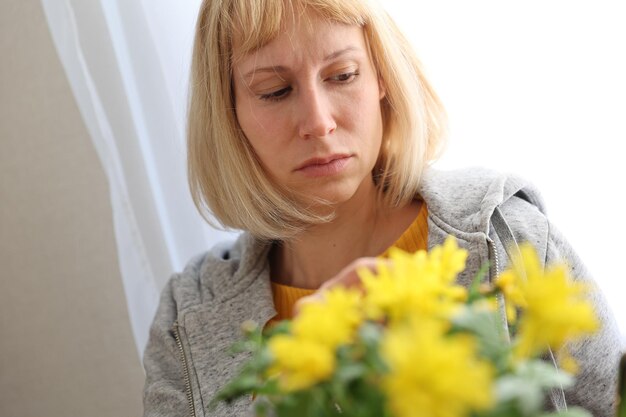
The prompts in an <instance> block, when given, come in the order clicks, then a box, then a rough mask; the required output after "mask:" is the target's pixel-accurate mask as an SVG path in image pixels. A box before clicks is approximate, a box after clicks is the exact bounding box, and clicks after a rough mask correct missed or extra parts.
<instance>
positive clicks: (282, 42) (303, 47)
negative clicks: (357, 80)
mask: <svg viewBox="0 0 626 417" xmlns="http://www.w3.org/2000/svg"><path fill="white" fill-rule="evenodd" d="M310 23H311V24H310V25H293V26H292V25H287V26H286V27H285V29H284V31H283V32H282V33H280V34H278V36H276V37H275V38H274V39H272V40H271V41H270V42H268V43H267V44H266V45H263V46H261V47H259V48H257V49H255V50H253V51H251V52H248V53H242V52H241V51H237V45H235V51H234V52H235V55H236V56H237V57H238V59H237V60H236V61H235V66H237V67H238V69H239V71H240V72H242V73H248V72H249V71H251V70H254V69H263V68H264V67H278V66H284V67H294V66H297V65H299V64H303V63H307V62H309V63H315V64H321V65H323V64H324V63H327V62H331V61H332V60H334V59H337V58H341V57H358V58H366V57H367V55H368V54H367V47H366V42H365V38H364V31H363V29H362V28H361V27H359V26H349V25H345V24H342V23H337V22H328V21H318V22H310ZM244 75H245V74H244Z"/></svg>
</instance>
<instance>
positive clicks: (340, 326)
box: [268, 288, 362, 391]
mask: <svg viewBox="0 0 626 417" xmlns="http://www.w3.org/2000/svg"><path fill="white" fill-rule="evenodd" d="M360 301H361V294H360V292H359V291H356V290H350V289H344V288H332V289H330V290H328V291H326V292H325V293H324V296H323V298H322V299H320V300H319V301H313V302H310V303H307V304H305V305H304V306H303V307H302V309H301V311H300V314H298V316H296V317H295V318H294V319H293V321H292V324H291V334H290V335H277V336H274V337H273V338H271V339H270V341H269V349H270V352H271V353H272V356H273V358H274V362H273V364H272V366H271V369H270V371H269V372H268V373H269V374H270V375H272V376H274V377H277V378H278V381H279V383H280V385H281V388H282V389H284V390H285V391H294V390H299V389H306V388H309V387H311V386H313V385H315V384H317V383H318V382H321V381H323V380H325V379H328V378H329V377H330V376H331V375H332V373H333V372H334V370H335V367H336V363H335V352H336V349H337V347H339V346H340V345H342V344H347V343H350V342H351V341H352V340H353V339H354V336H355V333H356V329H357V327H358V325H359V324H360V323H361V320H362V314H361V309H360Z"/></svg>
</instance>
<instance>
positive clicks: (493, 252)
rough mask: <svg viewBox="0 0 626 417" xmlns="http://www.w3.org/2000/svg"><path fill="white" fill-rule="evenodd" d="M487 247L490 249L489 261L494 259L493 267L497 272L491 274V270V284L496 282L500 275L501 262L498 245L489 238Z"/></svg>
mask: <svg viewBox="0 0 626 417" xmlns="http://www.w3.org/2000/svg"><path fill="white" fill-rule="evenodd" d="M487 246H488V247H489V252H490V256H489V259H491V258H493V264H494V265H493V266H494V270H495V274H492V273H491V268H489V280H490V281H491V283H493V281H495V279H496V278H497V277H498V275H500V261H499V260H498V250H497V249H496V243H495V242H494V241H493V239H491V238H490V237H489V236H487Z"/></svg>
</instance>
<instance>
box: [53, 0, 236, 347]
mask: <svg viewBox="0 0 626 417" xmlns="http://www.w3.org/2000/svg"><path fill="white" fill-rule="evenodd" d="M42 4H43V7H44V10H45V14H46V17H47V20H48V23H49V26H50V31H51V33H52V37H53V40H54V43H55V45H56V48H57V50H58V54H59V56H60V58H61V61H62V64H63V66H64V68H65V71H66V73H67V76H68V79H69V82H70V85H71V88H72V90H73V93H74V95H75V97H76V101H77V104H78V107H79V109H80V111H81V114H82V116H83V119H84V121H85V123H86V125H87V128H88V130H89V132H90V135H91V139H92V141H93V144H94V146H95V148H96V150H97V153H98V156H99V158H100V161H101V163H102V166H103V169H104V171H105V173H106V175H107V177H108V181H109V187H110V194H111V202H112V210H113V219H114V227H115V236H116V240H117V246H118V254H119V262H120V271H121V275H122V278H123V281H124V288H125V291H126V297H127V304H128V311H129V316H130V320H131V324H132V329H133V332H134V336H135V340H136V344H137V349H138V352H139V354H140V355H141V354H142V352H143V349H144V346H145V344H146V341H147V335H148V329H149V325H150V323H151V321H152V318H153V315H154V312H155V310H156V306H157V303H158V297H159V292H160V290H161V288H162V287H163V285H164V284H165V282H166V281H167V279H168V278H169V276H170V275H171V274H172V272H174V271H180V270H182V268H183V267H184V264H185V263H186V261H187V260H188V259H189V258H190V257H191V256H193V255H195V254H198V253H200V252H202V251H205V250H206V249H207V248H209V247H211V246H212V245H213V244H214V243H216V242H218V241H221V240H226V239H233V238H234V235H233V234H230V233H225V232H220V231H216V230H212V229H210V228H209V227H208V226H206V224H205V223H204V221H203V220H202V219H201V217H200V216H199V215H198V214H197V212H196V209H195V207H194V206H193V203H192V202H191V198H190V197H189V192H188V188H187V183H186V167H185V146H184V129H185V120H184V119H185V109H186V91H187V89H186V86H187V72H188V61H189V56H190V50H191V44H192V37H193V28H194V25H195V18H196V14H197V10H198V7H199V4H200V2H199V1H198V0H194V1H188V2H167V1H150V2H145V4H144V3H143V2H142V1H138V0H131V1H128V0H42ZM94 221H98V219H94ZM86 279H88V277H86Z"/></svg>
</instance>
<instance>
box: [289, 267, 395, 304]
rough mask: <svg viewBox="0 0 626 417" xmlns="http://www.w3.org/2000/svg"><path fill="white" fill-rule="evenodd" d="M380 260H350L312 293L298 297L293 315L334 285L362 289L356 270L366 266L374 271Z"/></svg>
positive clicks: (318, 298)
mask: <svg viewBox="0 0 626 417" xmlns="http://www.w3.org/2000/svg"><path fill="white" fill-rule="evenodd" d="M380 262H381V259H380V258H358V259H356V260H354V261H352V262H350V263H349V264H348V266H346V267H345V268H343V269H342V270H341V271H339V273H338V274H337V275H335V276H334V277H332V278H331V279H329V280H328V281H326V282H324V283H323V284H322V286H320V287H319V289H318V290H317V291H315V292H314V293H313V294H311V295H309V296H307V297H302V298H301V299H299V300H298V301H297V302H296V304H295V305H294V316H296V315H298V312H299V311H300V309H301V308H302V306H303V305H304V304H306V303H310V302H316V301H319V300H321V299H322V297H323V293H324V292H325V291H327V290H329V289H331V288H333V287H335V286H342V287H345V288H353V289H358V290H361V291H363V286H362V284H361V278H360V277H359V274H358V272H357V271H359V270H361V269H363V268H366V269H369V270H370V271H372V272H375V271H376V269H377V266H378V264H379V263H380ZM383 262H384V261H383Z"/></svg>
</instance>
